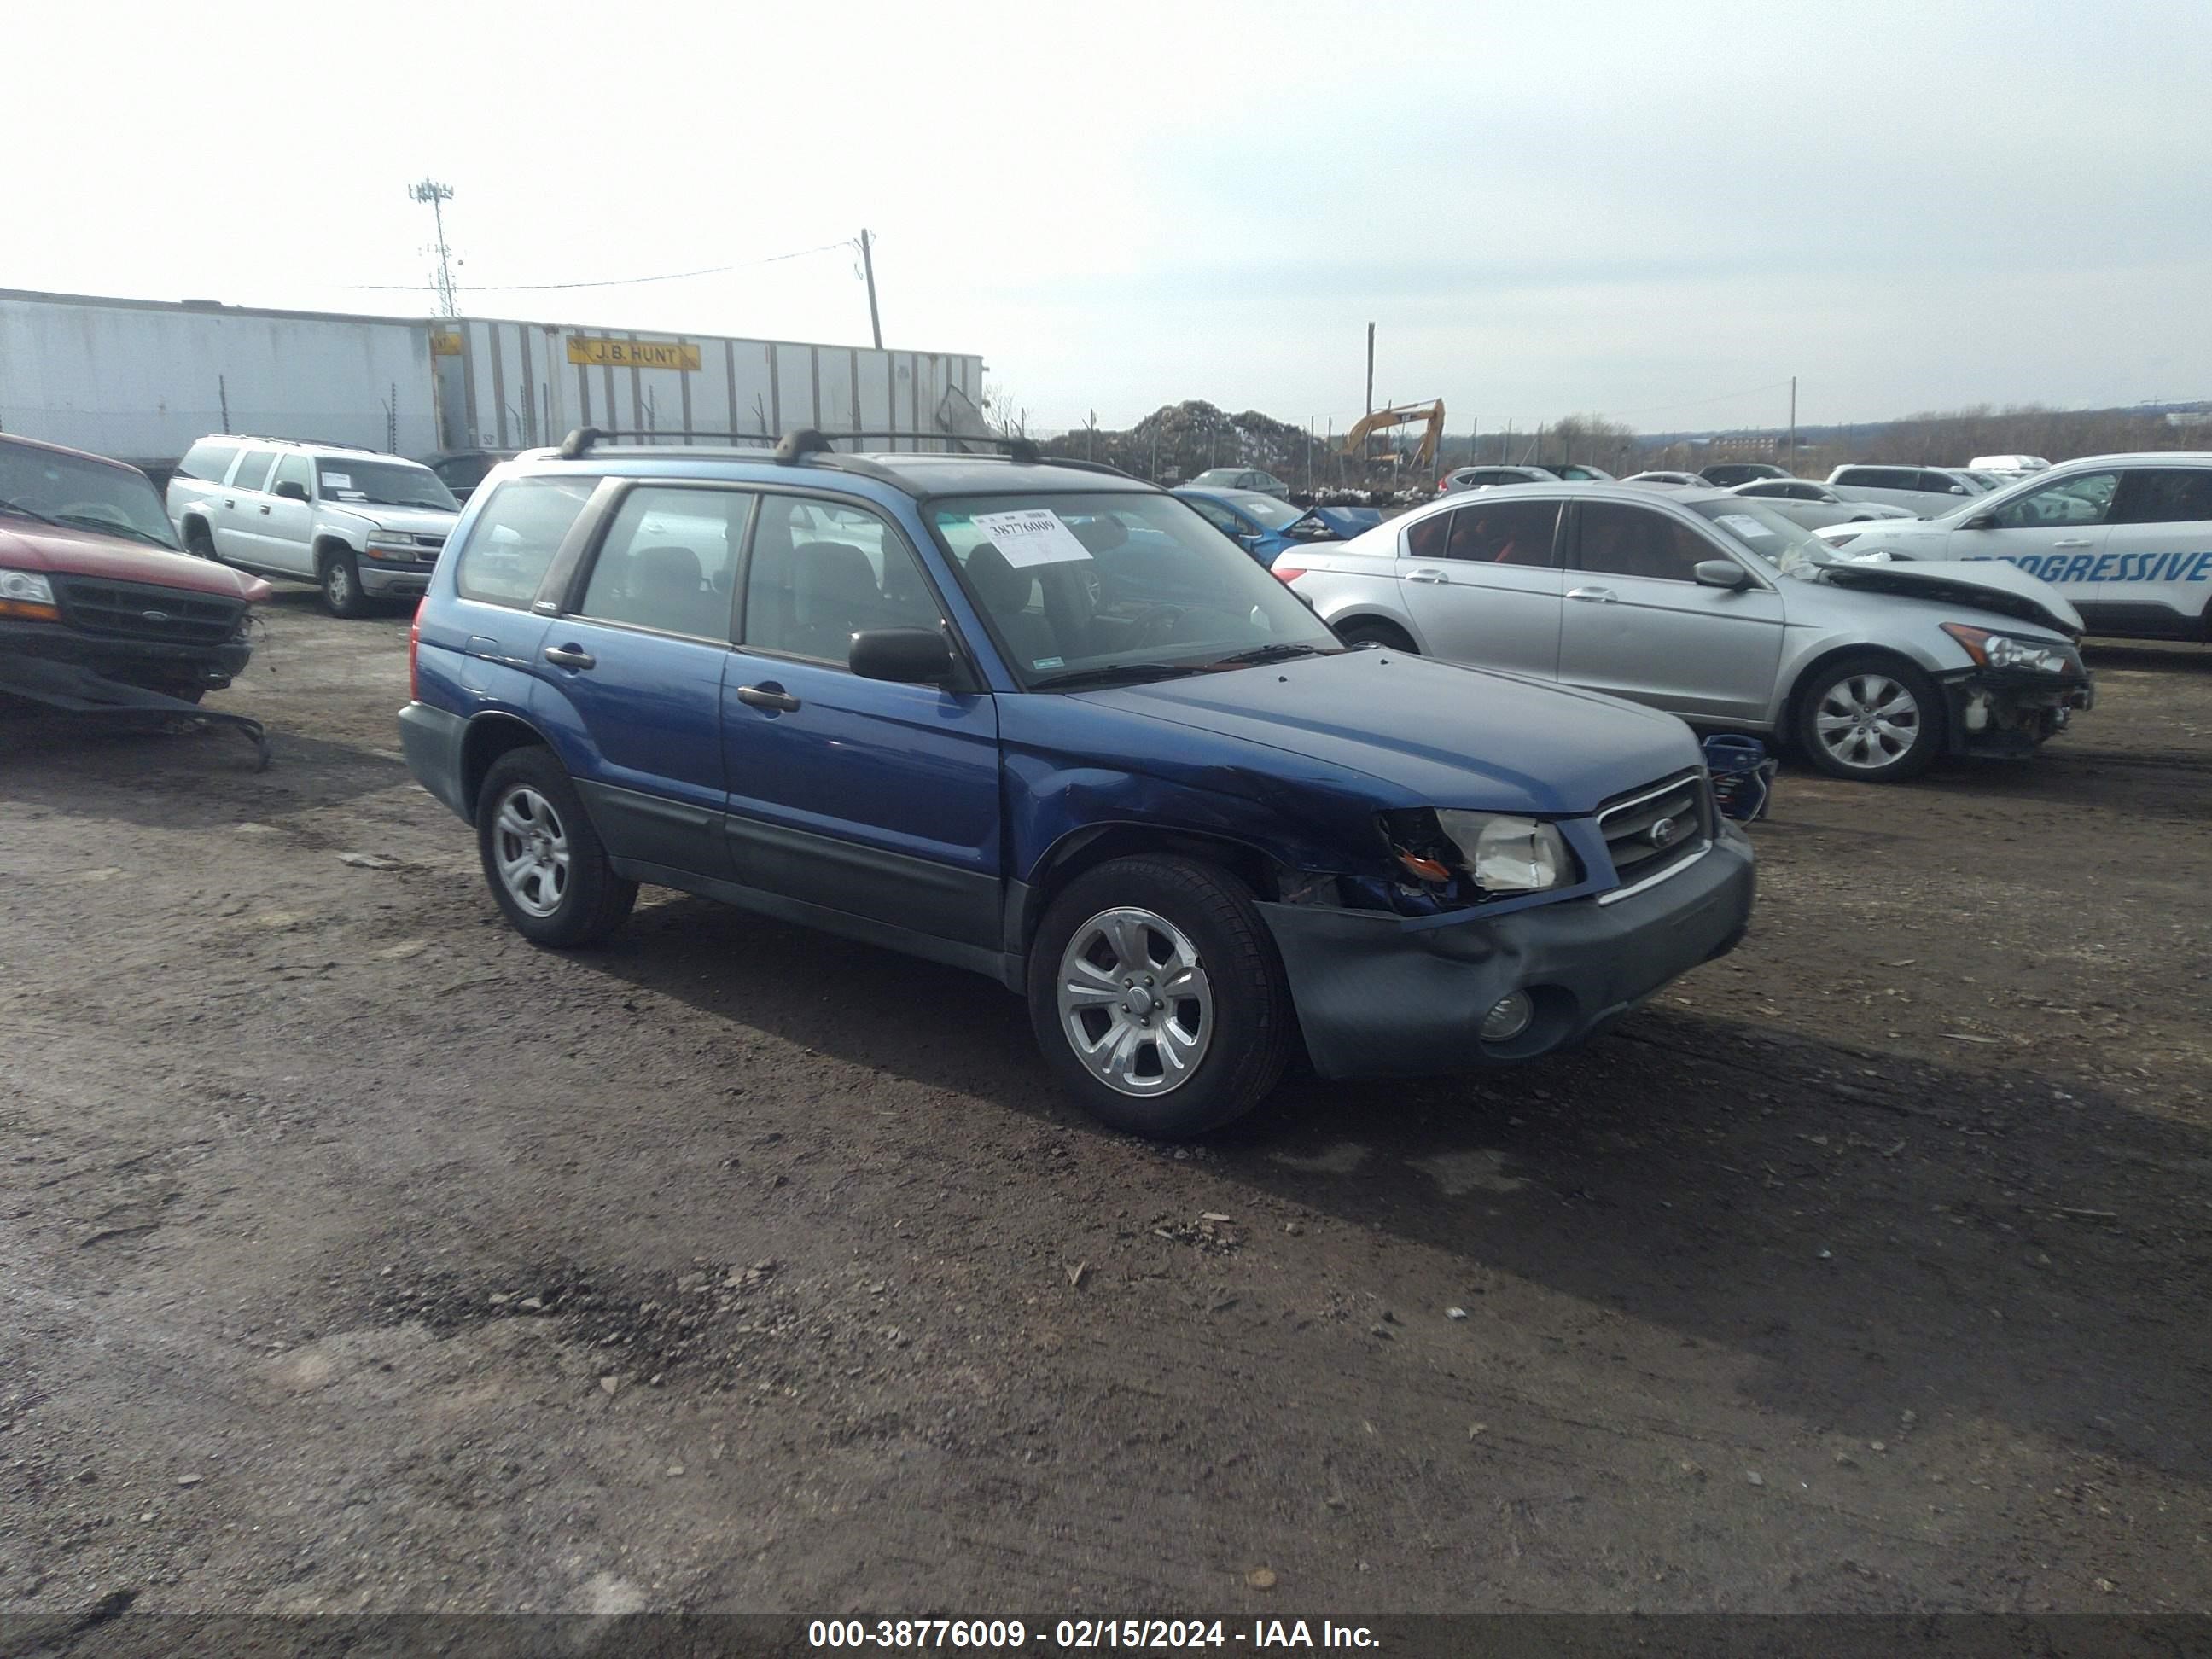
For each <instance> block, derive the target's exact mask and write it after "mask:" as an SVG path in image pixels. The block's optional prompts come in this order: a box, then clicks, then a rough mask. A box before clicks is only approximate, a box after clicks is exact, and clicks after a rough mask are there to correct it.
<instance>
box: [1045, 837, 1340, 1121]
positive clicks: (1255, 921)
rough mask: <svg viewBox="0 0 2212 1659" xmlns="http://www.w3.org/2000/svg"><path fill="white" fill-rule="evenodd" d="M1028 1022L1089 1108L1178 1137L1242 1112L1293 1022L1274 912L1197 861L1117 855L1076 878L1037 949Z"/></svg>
mask: <svg viewBox="0 0 2212 1659" xmlns="http://www.w3.org/2000/svg"><path fill="white" fill-rule="evenodd" d="M1029 1002H1030V1025H1031V1027H1032V1029H1033V1030H1035V1031H1036V1039H1037V1045H1038V1047H1039V1048H1041V1049H1042V1052H1043V1054H1044V1060H1045V1064H1046V1065H1047V1066H1049V1067H1050V1068H1051V1070H1052V1072H1053V1073H1054V1076H1055V1077H1057V1078H1058V1079H1059V1080H1060V1084H1061V1085H1062V1086H1064V1087H1065V1088H1066V1090H1067V1091H1068V1092H1069V1093H1070V1094H1072V1095H1073V1096H1074V1097H1075V1098H1076V1099H1077V1100H1078V1101H1079V1102H1080V1103H1082V1105H1083V1108H1084V1109H1085V1110H1086V1111H1088V1112H1089V1113H1091V1115H1092V1116H1094V1117H1096V1118H1097V1119H1098V1120H1099V1121H1102V1122H1103V1123H1105V1124H1107V1125H1109V1127H1113V1128H1115V1129H1120V1130H1122V1131H1124V1132H1126V1133H1130V1134H1139V1135H1146V1136H1150V1137H1152V1138H1153V1139H1162V1140H1180V1139H1185V1138H1187V1137H1188V1136H1191V1135H1195V1134H1201V1133H1205V1132H1206V1130H1208V1129H1213V1128H1218V1127H1220V1126H1221V1125H1222V1124H1225V1123H1227V1122H1230V1121H1232V1120H1234V1119H1236V1118H1239V1117H1242V1116H1243V1115H1244V1114H1246V1113H1247V1112H1249V1111H1250V1110H1251V1109H1253V1108H1254V1107H1255V1106H1256V1105H1258V1104H1259V1103H1260V1102H1261V1100H1262V1099H1264V1098H1265V1097H1267V1093H1268V1091H1270V1090H1272V1089H1273V1087H1274V1086H1275V1084H1276V1082H1277V1080H1278V1079H1279V1078H1280V1077H1281V1076H1282V1073H1283V1066H1284V1064H1285V1061H1286V1060H1288V1058H1289V1056H1290V1053H1291V1043H1292V1039H1293V1037H1294V1036H1295V1035H1296V1032H1297V1018H1296V1015H1295V1014H1294V1012H1293V1011H1292V1008H1291V994H1290V987H1289V984H1288V982H1287V981H1285V978H1284V975H1283V968H1282V963H1281V960H1280V958H1279V957H1277V955H1276V953H1275V944H1274V940H1273V939H1272V938H1270V937H1269V935H1268V933H1267V923H1266V922H1265V921H1262V920H1261V916H1260V913H1259V910H1258V909H1257V908H1256V907H1255V905H1254V904H1253V902H1252V896H1251V894H1250V893H1249V892H1248V891H1246V890H1245V889H1244V887H1243V884H1241V883H1240V882H1238V881H1237V878H1235V877H1233V876H1231V874H1229V872H1227V871H1225V870H1223V869H1221V868H1219V867H1218V866H1215V865H1211V864H1206V863H1201V862H1200V861H1199V860H1195V859H1186V858H1175V857H1169V856H1164V855H1161V856H1152V855H1146V856H1140V857H1136V858H1125V859H1115V860H1112V861H1111V862H1109V863H1106V864H1102V865H1100V866H1098V867H1097V869H1095V870H1091V871H1088V872H1085V873H1084V874H1083V875H1080V876H1079V877H1077V878H1075V880H1073V882H1071V883H1069V884H1068V886H1067V888H1066V890H1065V891H1063V892H1062V893H1060V896H1058V897H1056V898H1055V899H1054V900H1053V902H1052V903H1051V905H1050V906H1049V907H1048V908H1047V910H1046V911H1045V915H1044V921H1043V922H1042V925H1041V926H1040V927H1038V929H1037V933H1036V939H1034V940H1033V941H1032V942H1031V945H1030V970H1029Z"/></svg>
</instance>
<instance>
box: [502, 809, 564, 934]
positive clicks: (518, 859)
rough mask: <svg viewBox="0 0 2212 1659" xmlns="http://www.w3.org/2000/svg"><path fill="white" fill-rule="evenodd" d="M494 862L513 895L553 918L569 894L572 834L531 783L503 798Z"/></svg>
mask: <svg viewBox="0 0 2212 1659" xmlns="http://www.w3.org/2000/svg"><path fill="white" fill-rule="evenodd" d="M492 862H493V863H494V864H495V865H496V866H498V869H499V879H500V884H501V885H502V886H504V887H505V888H506V889H507V896H508V897H510V898H512V899H513V901H514V902H516V903H517V904H519V905H520V906H521V907H522V908H524V909H525V910H526V911H528V912H529V913H530V914H531V915H533V916H550V915H552V914H553V913H554V912H555V911H556V910H558V909H559V908H561V901H562V899H564V898H566V897H567V896H568V831H567V830H566V829H563V828H562V824H561V815H560V814H559V813H557V812H556V811H554V810H553V803H552V802H551V801H549V800H547V799H545V797H544V796H543V795H541V794H539V793H538V791H536V790H535V789H532V787H530V786H529V785H528V784H526V783H519V784H517V785H515V786H514V787H513V788H512V789H510V790H508V791H507V793H506V794H504V795H502V796H501V798H500V803H499V810H498V811H497V812H496V813H495V815H494V816H493V818H492Z"/></svg>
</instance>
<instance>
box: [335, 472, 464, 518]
mask: <svg viewBox="0 0 2212 1659" xmlns="http://www.w3.org/2000/svg"><path fill="white" fill-rule="evenodd" d="M315 479H316V483H317V484H318V486H319V490H320V493H321V495H322V497H323V499H324V500H325V501H358V502H361V503H362V504H363V505H366V506H369V507H435V508H437V509H439V510H440V511H441V512H446V513H458V512H459V511H460V510H461V504H460V503H459V501H455V500H454V499H453V491H452V490H450V489H447V488H446V486H445V485H444V484H443V483H441V482H439V478H438V475H437V474H436V473H435V472H433V471H430V469H429V468H428V467H427V466H406V465H402V464H401V463H399V462H398V461H369V460H361V461H356V460H350V459H349V460H343V461H341V460H336V459H326V460H319V461H317V462H316V463H315Z"/></svg>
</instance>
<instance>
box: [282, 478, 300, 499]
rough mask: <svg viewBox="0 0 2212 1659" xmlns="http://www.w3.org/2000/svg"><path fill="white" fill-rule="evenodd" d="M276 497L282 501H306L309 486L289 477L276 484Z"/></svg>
mask: <svg viewBox="0 0 2212 1659" xmlns="http://www.w3.org/2000/svg"><path fill="white" fill-rule="evenodd" d="M276 499H277V500H278V501H306V500H307V485H305V484H303V483H296V482H295V481H294V480H292V479H290V478H287V479H285V480H284V482H283V483H280V484H278V485H277V486H276Z"/></svg>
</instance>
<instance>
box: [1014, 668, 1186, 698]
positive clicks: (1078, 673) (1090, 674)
mask: <svg viewBox="0 0 2212 1659" xmlns="http://www.w3.org/2000/svg"><path fill="white" fill-rule="evenodd" d="M1205 671H1206V665H1205V664H1204V663H1195V662H1109V663H1107V664H1104V665H1102V666H1100V667H1097V668H1071V669H1069V670H1068V671H1066V673H1064V674H1048V675H1046V676H1045V677H1044V678H1042V679H1041V680H1031V681H1030V690H1032V691H1053V690H1061V689H1063V688H1066V687H1068V686H1074V685H1128V684H1135V683H1136V682H1138V681H1140V680H1171V679H1176V678H1180V677H1181V676H1182V675H1185V674H1202V673H1204V672H1205Z"/></svg>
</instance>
